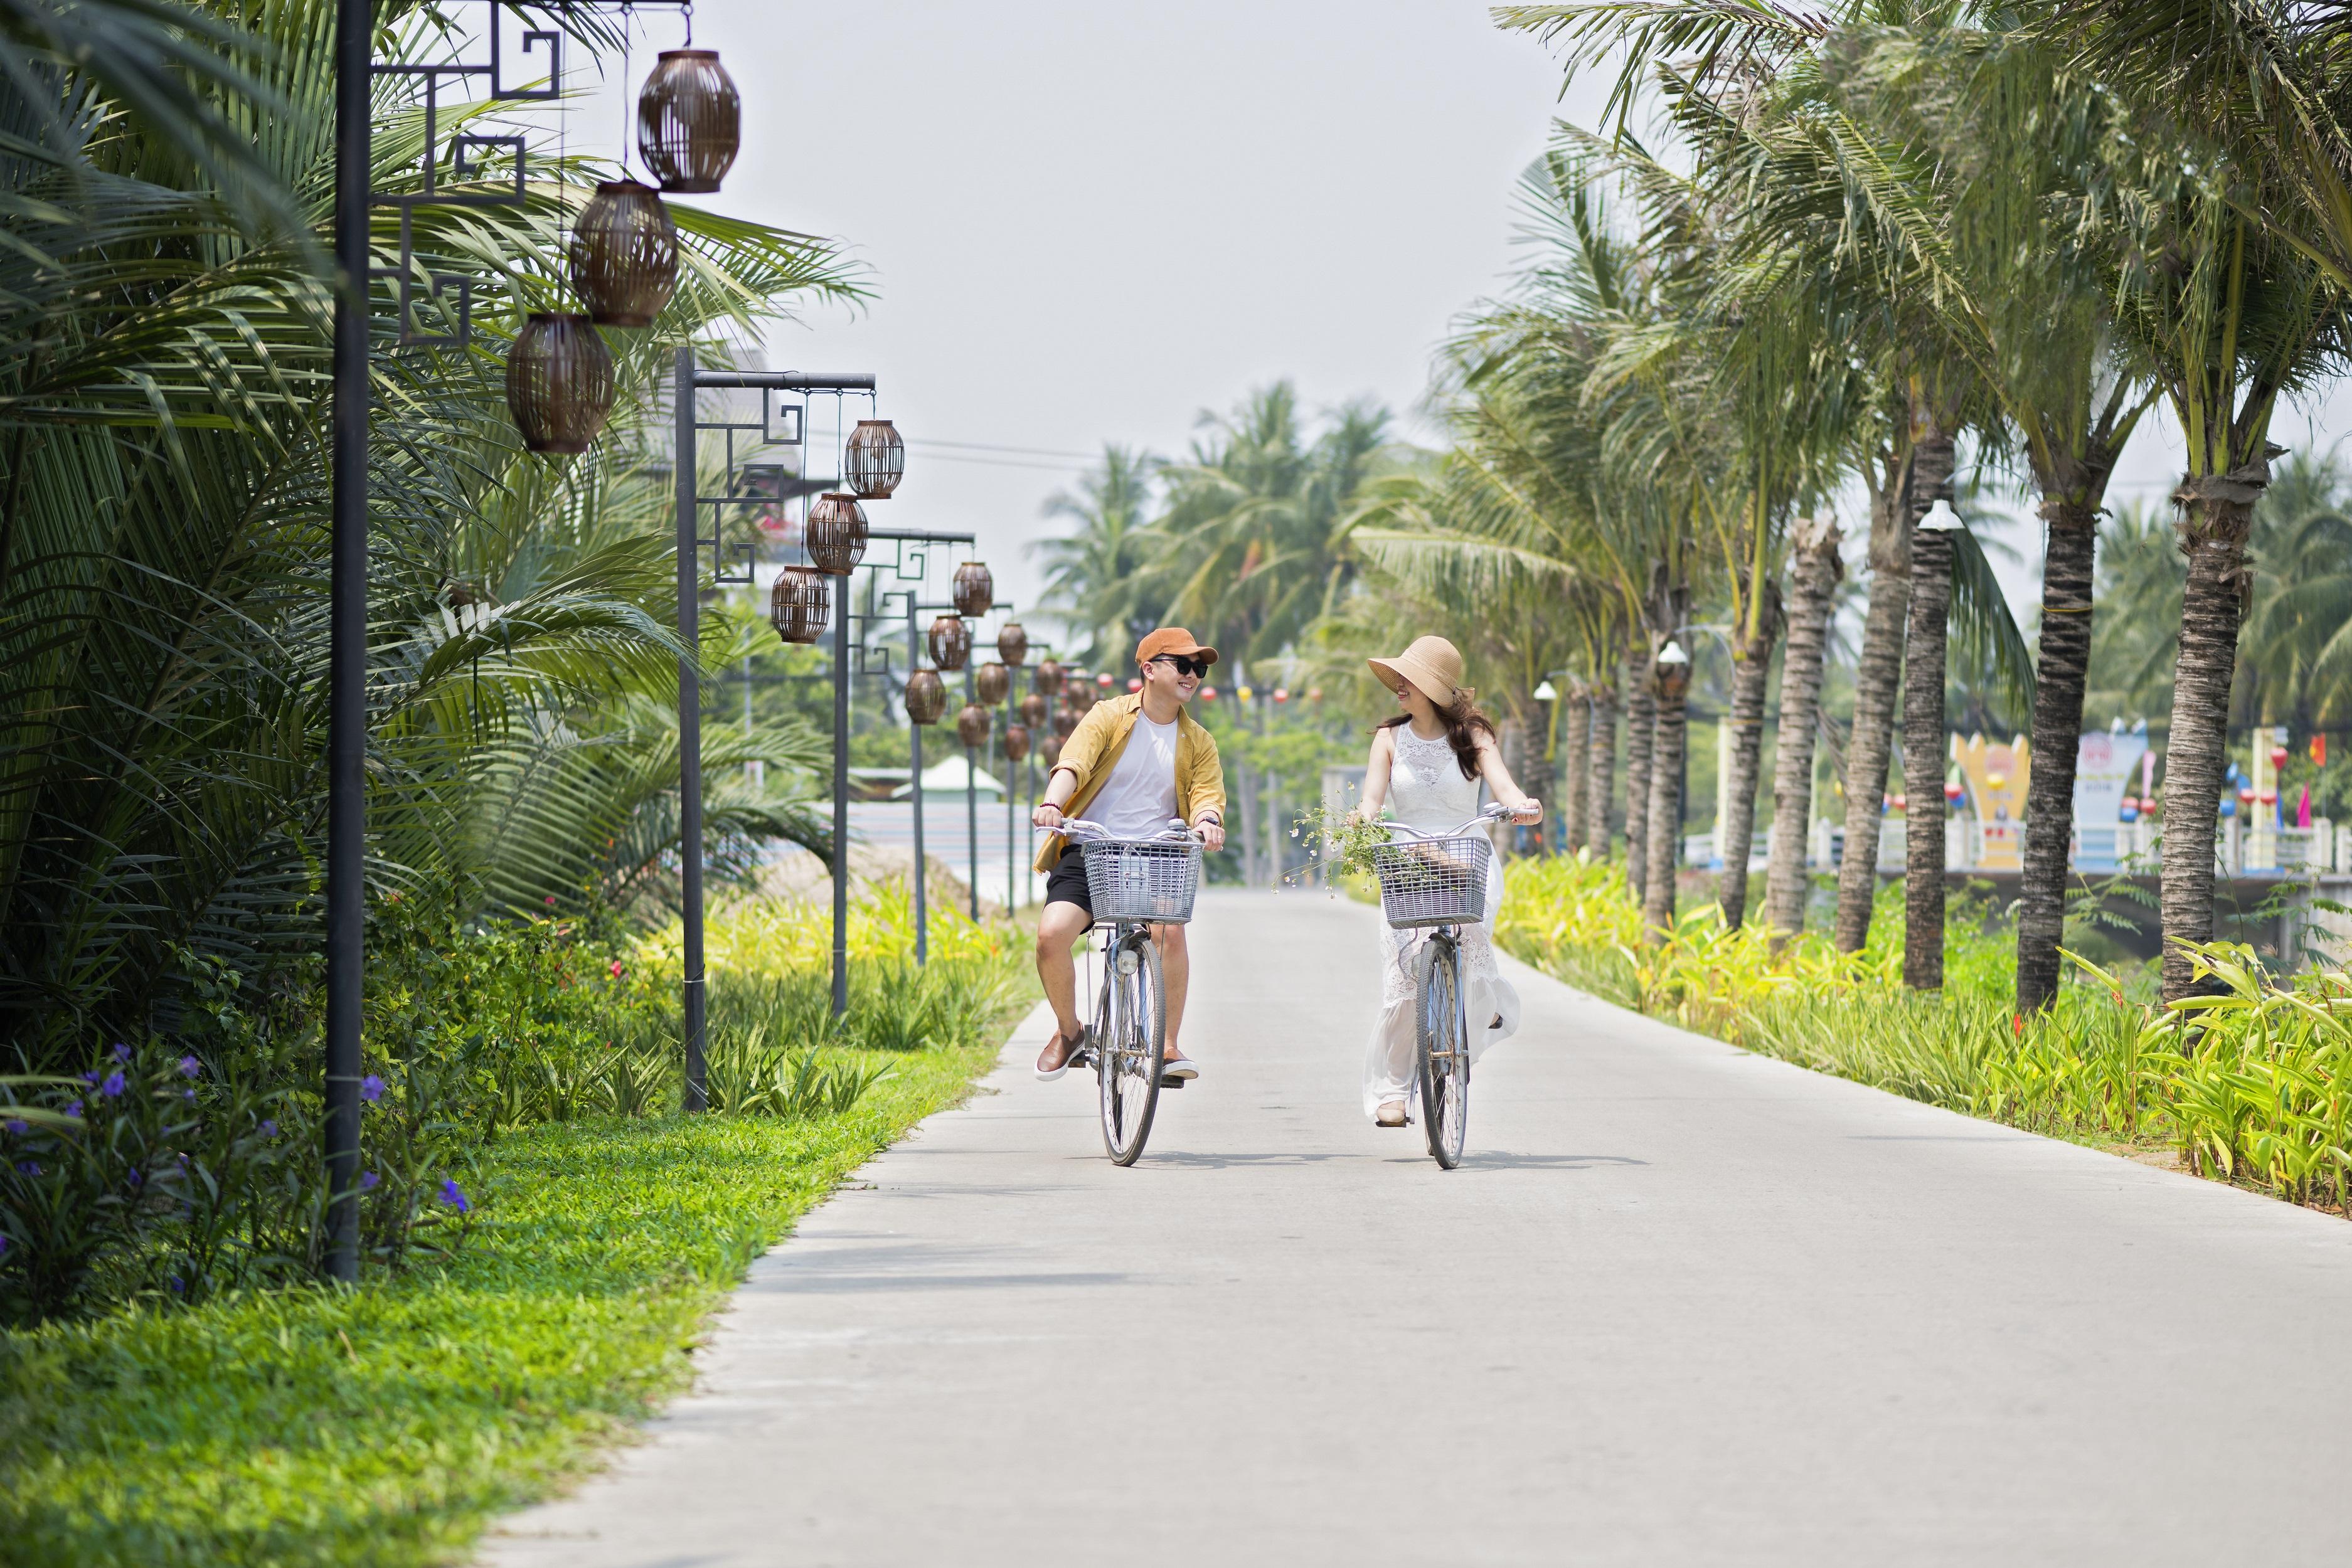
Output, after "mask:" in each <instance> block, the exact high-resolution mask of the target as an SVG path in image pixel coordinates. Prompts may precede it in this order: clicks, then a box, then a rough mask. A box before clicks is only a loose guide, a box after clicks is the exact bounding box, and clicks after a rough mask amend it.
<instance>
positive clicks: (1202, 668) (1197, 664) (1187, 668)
mask: <svg viewBox="0 0 2352 1568" xmlns="http://www.w3.org/2000/svg"><path fill="white" fill-rule="evenodd" d="M1151 662H1152V663H1153V664H1173V665H1175V666H1176V673H1177V674H1180V675H1205V674H1208V673H1209V665H1208V662H1207V661H1206V660H1204V659H1195V658H1193V657H1192V655H1191V654H1189V653H1162V654H1160V656H1159V657H1158V658H1156V659H1154V660H1152V661H1151Z"/></svg>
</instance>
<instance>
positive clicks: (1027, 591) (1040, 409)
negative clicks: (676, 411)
mask: <svg viewBox="0 0 2352 1568" xmlns="http://www.w3.org/2000/svg"><path fill="white" fill-rule="evenodd" d="M680 32H681V27H680V24H679V22H678V20H677V18H676V17H675V16H669V15H665V14H661V13H641V14H640V43H639V46H638V48H637V51H636V53H635V58H634V59H633V61H632V67H633V70H634V73H635V75H636V76H637V77H638V78H642V75H643V72H644V70H645V69H646V67H647V66H649V65H650V64H651V53H652V50H653V49H654V48H656V47H675V46H676V44H677V43H678V42H679V41H680ZM695 41H696V43H697V44H698V45H707V46H709V47H716V48H718V49H719V51H720V53H721V57H722V58H723V59H724V61H725V63H726V65H727V68H728V69H729V70H730V73H731V74H732V75H733V76H734V78H735V80H736V82H737V84H738V86H739V88H740V90H741V93H742V97H743V125H744V149H743V152H742V155H741V158H740V161H739V162H737V164H736V166H735V169H734V171H733V172H732V173H731V174H730V177H729V179H728V181H727V186H726V190H725V192H724V193H723V194H722V195H720V196H719V197H716V198H700V199H701V200H705V201H709V202H710V203H711V204H713V205H715V206H717V207H719V209H720V210H723V211H727V212H730V213H735V214H740V215H742V216H745V217H750V218H756V219H760V220H761V221H764V222H768V223H774V224H779V225H784V226H787V227H791V228H795V229H801V230H804V231H807V232H811V233H814V234H820V235H832V236H837V237H838V238H840V239H841V240H843V241H844V242H845V243H846V244H847V245H848V246H850V247H851V249H852V251H853V254H855V255H856V256H857V257H858V258H859V259H860V260H861V261H863V262H864V263H865V264H866V266H867V267H869V268H870V269H871V273H872V282H873V284H874V287H875V288H876V289H877V298H876V299H875V301H874V303H873V304H872V306H871V307H870V308H868V309H866V311H864V312H862V313H859V314H856V315H854V316H853V315H849V314H845V313H825V314H821V315H819V316H817V317H815V318H814V319H812V320H810V321H809V322H808V323H807V324H806V325H805V326H804V327H796V328H786V329H782V330H780V331H778V332H777V333H775V334H774V335H773V336H772V339H771V340H770V344H769V348H770V354H771V362H772V363H773V364H774V365H776V366H778V367H780V368H793V369H802V370H858V371H875V372H877V374H878V376H879V377H880V380H881V389H882V395H881V410H882V412H883V413H886V414H887V415H889V416H891V417H893V418H895V419H896V420H897V421H898V426H899V428H900V429H901V430H902V431H903V432H904V433H905V434H907V435H908V440H909V447H910V455H909V458H908V477H907V480H906V483H905V485H904V486H903V487H902V488H901V490H900V491H899V493H898V498H896V499H894V500H892V501H891V502H889V503H888V504H887V506H886V507H876V508H874V512H875V517H876V521H877V525H881V526H889V527H937V528H969V529H970V530H971V531H973V532H976V533H977V534H978V535H979V536H980V538H981V549H982V553H983V554H984V555H985V556H986V558H987V559H988V560H989V561H990V563H991V565H992V566H993V567H994V568H995V570H996V572H997V580H998V582H999V584H1000V590H999V591H1000V593H1001V594H1004V595H1007V596H1009V597H1011V598H1013V600H1015V601H1017V602H1019V603H1021V604H1023V605H1024V606H1025V605H1027V604H1029V603H1031V602H1034V599H1035V596H1036V591H1037V583H1038V573H1037V572H1036V570H1035V569H1034V565H1033V564H1032V562H1031V561H1030V559H1028V558H1027V556H1026V555H1025V553H1024V550H1023V549H1022V548H1021V547H1022V546H1023V545H1024V543H1026V542H1028V541H1030V540H1033V539H1034V538H1038V537H1040V536H1041V535H1042V534H1044V533H1045V532H1047V531H1049V530H1051V529H1057V528H1059V527H1060V526H1061V525H1058V524H1048V523H1046V522H1045V521H1044V520H1043V519H1042V518H1041V517H1040V508H1041V507H1042V505H1043V503H1044V501H1045V498H1046V497H1048V496H1049V495H1051V494H1052V493H1053V492H1054V491H1055V489H1057V488H1059V487H1061V486H1064V485H1066V484H1067V483H1068V482H1069V480H1070V479H1071V478H1073V477H1075V475H1076V469H1077V468H1079V467H1080V466H1082V465H1083V464H1084V462H1085V458H1086V455H1089V454H1094V453H1097V452H1099V450H1100V447H1101V444H1102V443H1103V442H1104V441H1106V440H1109V441H1117V442H1120V443H1124V444H1134V445H1139V446H1143V447H1147V448H1150V449H1151V450H1153V451H1157V452H1160V453H1164V454H1171V455H1173V454H1178V453H1181V452H1182V451H1183V450H1184V448H1185V446H1186V444H1188V443H1189V441H1190V440H1191V439H1192V434H1193V430H1194V422H1195V418H1196V416H1197V415H1198V413H1200V411H1201V410H1202V409H1203V408H1204V407H1208V408H1217V409H1223V408H1226V407H1228V406H1229V405H1231V404H1232V403H1233V402H1235V401H1236V400H1237V399H1239V398H1240V397H1242V396H1243V395H1244V393H1245V392H1248V391H1249V390H1250V389H1251V388H1253V387H1255V386H1258V385H1261V384H1263V383H1265V382H1269V381H1272V380H1274V379H1276V378H1278V377H1284V376H1287V377H1290V378H1292V379H1294V380H1295V381H1296V382H1297V385H1298V388H1299V392H1300V394H1301V397H1302V399H1303V400H1304V401H1305V402H1306V403H1307V406H1308V407H1309V408H1310V409H1318V408H1321V407H1326V406H1329V405H1331V404H1335V403H1338V402H1344V401H1346V400H1349V399H1351V398H1357V397H1366V396H1369V397H1373V398H1377V399H1379V400H1381V402H1386V403H1387V404H1389V405H1390V406H1391V408H1393V409H1395V410H1396V411H1397V412H1398V413H1399V414H1400V415H1401V416H1402V417H1403V418H1404V419H1405V421H1406V423H1405V425H1404V433H1405V434H1409V435H1413V436H1417V437H1419V438H1422V439H1433V435H1434V433H1433V432H1432V431H1430V430H1429V429H1428V428H1427V427H1426V426H1425V425H1423V424H1422V423H1419V422H1418V420H1416V419H1415V418H1413V413H1412V411H1413V407H1414V405H1415V404H1416V403H1417V402H1419V400H1420V399H1421V397H1422V395H1423V390H1424V387H1425V385H1426V380H1427V375H1428V369H1429V363H1430V353H1431V350H1432V349H1433V346H1434V345H1435V344H1436V343H1437V342H1438V340H1440V339H1442V338H1443V337H1444V335H1445V333H1446V331H1447V329H1448V326H1449V323H1450V322H1451V321H1452V320H1453V319H1454V317H1455V316H1456V315H1457V314H1458V313H1460V312H1461V311H1462V310H1463V309H1464V308H1465V307H1467V306H1468V305H1469V304H1470V303H1471V302H1472V301H1473V300H1474V299H1475V298H1477V297H1478V296H1480V295H1481V294H1483V293H1487V292H1490V291H1492V290H1493V289H1495V288H1496V287H1497V285H1498V282H1499V281H1500V279H1501V277H1502V275H1503V274H1504V273H1505V272H1506V271H1507V268H1508V267H1509V266H1510V264H1511V260H1512V245H1511V234H1512V225H1513V214H1512V193H1513V184H1514V182H1515V181H1516V180H1517V176H1518V173H1519V172H1520V171H1521V170H1522V169H1523V168H1524V167H1525V166H1526V165H1527V163H1528V162H1529V161H1530V160H1531V159H1533V158H1534V157H1535V156H1536V155H1537V154H1538V152H1540V151H1541V150H1542V148H1543V145H1544V142H1545V139H1546V133H1547V130H1548V127H1549V123H1550V120H1551V119H1552V117H1553V116H1554V115H1555V114H1556V113H1566V114H1567V115H1569V116H1570V118H1574V119H1577V120H1581V121H1582V122H1584V123H1586V124H1591V123H1593V120H1594V117H1595V115H1596V113H1597V110H1598V108H1599V104H1600V98H1601V94H1600V91H1599V89H1598V86H1597V84H1591V83H1586V82H1581V81H1580V83H1579V84H1578V86H1577V88H1576V89H1575V90H1574V92H1573V93H1572V95H1571V96H1570V99H1568V100H1567V101H1566V102H1565V103H1564V104H1563V103H1562V102H1560V101H1559V99H1558V91H1559V79H1560V75H1559V68H1558V67H1557V64H1556V63H1555V62H1554V61H1553V60H1552V59H1550V58H1549V57H1547V55H1546V53H1545V51H1544V50H1543V49H1542V48H1541V47H1538V45H1537V44H1536V43H1535V42H1533V41H1532V40H1530V39H1528V38H1526V37H1521V36H1517V35H1507V34H1504V33H1500V32H1497V31H1496V29H1495V28H1494V26H1493V25H1492V24H1491V22H1490V21H1489V20H1488V17H1487V12H1486V5H1484V4H1482V3H1479V0H1348V3H1345V4H1342V3H1340V0H1250V3H1248V4H1243V3H1240V0H1187V3H1186V4H1184V5H1177V6H1169V5H1151V6H1147V5H1135V4H1128V3H1124V0H1108V3H1106V0H1007V3H1005V4H1002V5H987V6H983V5H971V4H969V3H968V0H967V3H963V4H950V3H947V0H868V3H866V4H863V5H836V6H814V5H811V6H803V5H791V6H784V5H776V4H773V3H772V0H702V4H701V5H699V6H698V10H697V14H696V17H695ZM615 109H617V106H615ZM618 121H619V116H618V114H617V112H609V111H604V110H601V109H591V110H585V111H583V112H582V113H580V114H579V115H578V116H577V117H576V118H575V120H574V123H573V128H572V137H573V144H574V145H575V146H579V145H581V144H582V143H583V141H584V142H586V143H588V144H589V145H595V144H597V143H598V142H600V141H604V140H606V139H610V138H614V137H616V136H617V133H618V131H619V123H618ZM2345 412H2346V413H2352V409H2347V410H2346V411H2345ZM2316 423H2317V425H2318V426H2319V428H2318V429H2317V430H2315V429H2314V428H2313V427H2312V422H2311V421H2308V420H2306V419H2305V417H2304V416H2303V415H2301V414H2300V413H2290V414H2289V415H2287V416H2286V417H2284V418H2283V419H2282V421H2281V424H2282V427H2283V428H2282V429H2281V430H2280V432H2279V433H2278V437H2277V438H2278V439H2279V440H2280V441H2282V442H2283V443H2285V444H2290V445H2295V446H2303V445H2305V444H2313V443H2314V442H2316V444H2320V445H2325V444H2327V442H2328V441H2329V440H2330V439H2331V437H2330V436H2329V435H2328V434H2326V432H2328V431H2341V430H2343V429H2345V428H2347V426H2346V424H2345V423H2344V420H2343V418H2341V417H2339V416H2338V415H2337V413H2336V411H2335V410H2334V409H2330V410H2327V411H2326V412H2325V413H2323V414H2322V416H2321V417H2320V418H2319V419H2318V421H2317V422H2316ZM930 442H954V443H962V444H967V445H965V446H963V447H961V448H953V447H941V446H935V445H930V444H928V443H930ZM973 446H993V447H1017V448H1024V449H1028V450H1027V451H1026V452H1022V453H1008V452H986V451H977V450H972V449H971V448H972V447H973ZM1038 454H1044V455H1038ZM2178 464H2179V459H2178V456H2177V438H2175V437H2174V436H2173V435H2172V434H2171V433H2170V431H2169V430H2168V428H2167V427H2165V426H2164V425H2163V424H2162V423H2160V422H2150V423H2149V424H2148V425H2147V427H2146V429H2145V432H2144V434H2142V435H2141V437H2140V438H2139V439H2138V440H2137V441H2136V442H2135V444H2134V447H2133V450H2132V451H2131V453H2130V454H2129V455H2128V456H2127V459H2126V464H2125V465H2124V468H2123V470H2122V471H2121V472H2120V473H2119V474H2118V476H2117V482H2116V491H2115V494H2114V497H2113V498H2114V499H2115V500H2116V501H2121V500H2125V499H2135V498H2137V499H2151V500H2152V499H2160V498H2161V497H2162V496H2163V494H2164V493H2165V492H2166V490H2167V489H2168V487H2169V486H2170V484H2171V483H2172V481H2173V479H2174V478H2175V477H2176V476H2177V475H2178V472H2179V467H2178ZM886 514H887V516H886ZM1864 526H1866V525H1865V523H1864V520H1863V519H1862V518H1860V517H1855V518H1851V519H1848V520H1847V531H1848V533H1849V535H1858V534H1859V533H1860V532H1861V531H1862V528H1864ZM2012 538H2013V541H2014V542H2015V543H2016V544H2017V545H2018V546H2019V547H2021V556H2022V557H2023V559H2022V560H2021V562H2020V563H2019V564H2018V565H2017V566H2016V567H2015V568H2013V569H2009V570H2005V571H2004V576H2005V577H2006V578H2007V579H2008V580H2009V583H2010V587H2011V599H2012V601H2014V602H2015V603H2016V605H2017V608H2018V612H2019V614H2020V617H2021V619H2022V618H2023V617H2024V615H2025V613H2026V612H2027V606H2028V605H2029V604H2030V603H2031V602H2032V601H2033V600H2034V599H2036V598H2038V596H2039V588H2038V580H2037V579H2036V577H2035V575H2034V572H2033V570H2032V569H2033V567H2034V565H2035V563H2036V559H2037V552H2038V549H2039V541H2038V538H2029V537H2028V536H2027V533H2026V530H2025V529H2024V528H2018V529H2015V530H2012Z"/></svg>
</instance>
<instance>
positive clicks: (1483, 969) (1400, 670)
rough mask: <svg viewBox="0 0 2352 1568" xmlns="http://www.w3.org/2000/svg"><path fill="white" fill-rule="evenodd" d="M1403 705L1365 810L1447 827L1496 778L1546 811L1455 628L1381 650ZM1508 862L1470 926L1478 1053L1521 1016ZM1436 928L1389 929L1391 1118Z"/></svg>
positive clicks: (1491, 875)
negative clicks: (1509, 964)
mask: <svg viewBox="0 0 2352 1568" xmlns="http://www.w3.org/2000/svg"><path fill="white" fill-rule="evenodd" d="M1369 663H1370V664H1371V666H1372V673H1373V674H1376V675H1378V676H1379V677H1380V679H1381V685H1385V686H1387V687H1388V688H1389V690H1391V692H1394V693H1395V694H1396V699H1397V706H1398V707H1399V709H1401V710H1402V711H1401V712H1399V713H1398V714H1396V715H1395V716H1393V717H1391V718H1385V719H1382V720H1381V724H1380V727H1379V728H1377V729H1375V730H1374V731H1373V732H1372V750H1371V756H1370V758H1368V759H1367V760H1366V762H1365V765H1364V793H1363V799H1362V800H1361V801H1360V802H1359V803H1358V805H1357V808H1356V810H1357V814H1358V815H1360V817H1362V818H1363V819H1364V820H1365V821H1378V820H1379V818H1380V815H1381V807H1382V806H1386V807H1388V808H1389V810H1390V811H1391V814H1392V816H1393V818H1394V820H1395V821H1399V822H1402V823H1403V824H1404V825H1405V826H1406V827H1409V828H1416V829H1420V830H1422V831H1425V832H1445V831H1451V830H1453V829H1454V827H1455V826H1456V825H1457V824H1459V823H1461V822H1462V821H1465V820H1466V819H1468V818H1471V817H1475V816H1476V815H1477V813H1478V784H1479V781H1480V780H1481V779H1484V780H1485V781H1486V788H1487V789H1489V790H1490V791H1492V793H1493V794H1494V797H1495V800H1496V802H1497V803H1499V804H1501V805H1503V806H1507V807H1508V808H1510V810H1511V812H1512V816H1513V818H1514V820H1515V821H1520V822H1537V821H1542V820H1543V805H1542V802H1540V801H1538V800H1535V799H1534V798H1533V797H1532V796H1529V795H1528V794H1526V793H1525V792H1523V791H1522V790H1521V789H1519V787H1518V786H1517V784H1515V783H1513V782H1512V781H1511V773H1510V769H1509V768H1505V767H1504V766H1503V754H1502V752H1501V750H1500V749H1499V748H1498V747H1496V742H1495V726H1494V721H1493V720H1491V719H1489V718H1488V717H1487V716H1486V715H1485V714H1483V713H1481V712H1480V711H1479V710H1478V709H1477V708H1476V707H1475V706H1472V703H1471V699H1472V698H1473V697H1474V696H1475V695H1476V694H1475V692H1474V691H1473V690H1472V689H1471V688H1470V687H1468V686H1465V685H1463V684H1462V654H1461V653H1460V651H1459V650H1457V649H1456V648H1455V647H1454V644H1453V643H1449V642H1447V641H1446V640H1445V639H1444V638H1443V637H1422V638H1418V639H1416V640H1415V641H1414V643H1413V644H1412V647H1410V648H1407V649H1406V650H1405V651H1404V652H1403V653H1400V654H1398V655H1397V656H1396V657H1395V658H1393V659H1373V660H1370V661H1369ZM1502 901H1503V877H1502V871H1501V868H1500V867H1496V868H1494V869H1492V870H1490V871H1489V872H1488V873H1487V877H1486V918H1485V919H1484V920H1481V921H1479V922H1477V923H1476V924H1475V925H1464V926H1463V927H1462V928H1461V940H1462V953H1463V961H1464V974H1463V1000H1464V1003H1465V1011H1466V1012H1467V1013H1468V1015H1469V1017H1470V1019H1471V1020H1472V1027H1471V1030H1470V1059H1471V1061H1473V1062H1475V1061H1477V1059H1478V1056H1479V1054H1480V1053H1481V1052H1483V1051H1485V1050H1486V1047H1488V1046H1490V1045H1492V1044H1494V1043H1495V1042H1496V1040H1505V1039H1507V1038H1508V1037H1509V1036H1510V1035H1511V1034H1512V1032H1513V1031H1515V1030H1517V1028H1518V1027H1519V997H1518V993H1517V991H1516V990H1514V989H1512V988H1511V986H1510V983H1509V982H1508V981H1507V980H1505V979H1504V978H1503V977H1502V976H1501V974H1500V973H1498V972H1497V971H1496V967H1495V948H1494V941H1493V936H1494V924H1495V914H1496V910H1498V909H1499V908H1500V907H1501V906H1502ZM1423 936H1424V933H1423V932H1420V931H1400V930H1396V929H1394V928H1392V927H1388V926H1383V927H1382V928H1381V1015H1380V1018H1379V1019H1378V1020H1377V1021H1376V1022H1375V1023H1374V1024H1373V1025H1372V1037H1371V1040H1370V1043H1369V1044H1368V1045H1367V1047H1366V1049H1365V1051H1364V1113H1365V1114H1366V1115H1368V1116H1370V1117H1371V1118H1372V1120H1373V1121H1374V1122H1376V1123H1378V1124H1380V1125H1381V1126H1383V1127H1402V1126H1403V1125H1404V1124H1405V1100H1406V1096H1407V1095H1409V1094H1411V1093H1412V1089H1413V1075H1414V1071H1415V1067H1416V1065H1417V1054H1418V1045H1417V1042H1416V1040H1415V1039H1414V1032H1413V958H1414V955H1415V952H1416V950H1417V949H1418V947H1419V946H1420V943H1421V940H1422V939H1423Z"/></svg>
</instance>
